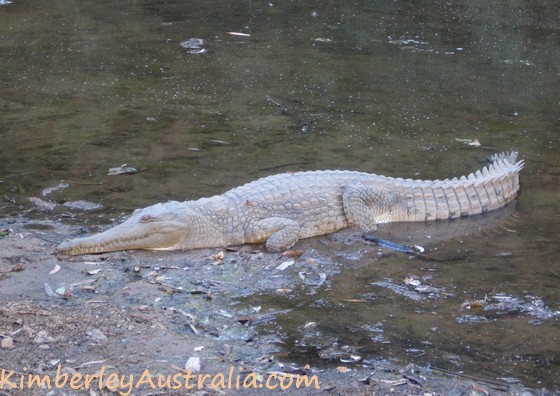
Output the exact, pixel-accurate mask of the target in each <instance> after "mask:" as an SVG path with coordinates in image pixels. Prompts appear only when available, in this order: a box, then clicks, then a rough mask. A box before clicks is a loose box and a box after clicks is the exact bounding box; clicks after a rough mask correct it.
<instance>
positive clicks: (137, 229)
mask: <svg viewBox="0 0 560 396" xmlns="http://www.w3.org/2000/svg"><path fill="white" fill-rule="evenodd" d="M145 211H146V209H144V210H142V211H138V213H135V214H134V215H133V216H132V217H131V218H130V219H128V220H126V221H125V222H124V223H122V224H119V225H117V226H116V227H113V228H110V229H108V230H107V231H105V232H102V233H100V234H96V235H92V236H89V237H84V238H76V239H73V240H70V241H65V242H63V243H61V244H60V245H58V247H57V251H58V252H59V253H63V254H67V255H70V256H75V255H79V254H89V253H104V252H114V251H117V250H129V249H147V250H172V249H178V248H179V247H180V245H181V242H182V241H183V240H184V239H185V237H186V235H187V233H188V231H187V227H186V224H185V222H184V221H181V220H180V219H179V218H178V216H177V215H176V214H174V213H169V212H167V213H158V214H157V215H153V214H145V213H144V212H145Z"/></svg>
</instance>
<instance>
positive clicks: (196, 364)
mask: <svg viewBox="0 0 560 396" xmlns="http://www.w3.org/2000/svg"><path fill="white" fill-rule="evenodd" d="M200 368H201V367H200V358H199V357H198V356H191V357H190V358H189V360H187V363H185V370H190V371H191V372H192V373H198V372H199V371H200Z"/></svg>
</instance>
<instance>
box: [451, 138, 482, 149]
mask: <svg viewBox="0 0 560 396" xmlns="http://www.w3.org/2000/svg"><path fill="white" fill-rule="evenodd" d="M455 140H456V141H458V142H461V143H464V144H466V145H467V146H472V147H480V146H482V143H480V141H479V140H478V139H459V138H455Z"/></svg>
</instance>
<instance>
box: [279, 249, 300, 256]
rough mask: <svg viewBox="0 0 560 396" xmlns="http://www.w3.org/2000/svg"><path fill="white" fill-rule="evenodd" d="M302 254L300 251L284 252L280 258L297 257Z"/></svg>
mask: <svg viewBox="0 0 560 396" xmlns="http://www.w3.org/2000/svg"><path fill="white" fill-rule="evenodd" d="M302 254H303V252H302V251H300V250H286V251H285V252H284V253H282V254H281V255H280V256H282V257H299V256H301V255H302Z"/></svg>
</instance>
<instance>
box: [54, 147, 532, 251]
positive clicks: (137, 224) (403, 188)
mask: <svg viewBox="0 0 560 396" xmlns="http://www.w3.org/2000/svg"><path fill="white" fill-rule="evenodd" d="M516 158H517V152H510V153H502V154H495V155H493V156H491V157H490V160H491V164H490V165H488V166H487V167H484V168H483V169H482V170H479V171H477V172H476V173H475V174H472V173H471V174H470V175H469V176H468V177H465V176H463V177H461V178H453V179H446V180H412V179H406V180H405V179H402V178H392V177H386V176H379V175H375V174H369V173H363V172H354V171H340V170H334V171H308V172H295V173H283V174H278V175H274V176H268V177H265V178H262V179H259V180H256V181H253V182H251V183H248V184H245V185H243V186H241V187H237V188H234V189H232V190H229V191H227V192H226V193H224V194H223V195H216V196H213V197H210V198H201V199H199V200H195V201H186V202H177V201H170V202H165V203H158V204H156V205H153V206H149V207H147V208H145V209H137V210H135V211H134V213H133V214H132V216H131V217H130V218H129V219H128V220H126V221H125V222H123V223H122V224H120V225H117V226H115V227H113V228H110V229H109V230H107V231H105V232H102V233H99V234H96V235H93V236H88V237H84V238H77V239H74V240H71V241H67V242H63V243H62V244H60V245H59V246H58V251H59V252H61V253H65V254H68V255H78V254H86V253H101V252H111V251H117V250H127V249H150V250H174V249H197V248H210V247H225V246H230V245H240V244H245V243H262V242H264V243H265V247H266V249H267V250H269V251H282V250H284V249H288V248H289V247H291V246H292V245H294V244H295V243H296V242H297V241H298V239H300V238H308V237H312V236H317V235H324V234H329V233H332V232H335V231H337V230H340V229H343V228H348V227H352V228H357V229H361V230H363V231H367V232H371V231H374V230H375V228H376V225H377V224H381V223H388V222H412V221H428V220H439V219H452V218H457V217H462V216H469V215H475V214H480V213H485V212H488V211H491V210H494V209H497V208H500V207H502V206H505V205H506V204H507V203H508V202H510V201H512V200H513V199H514V198H515V196H516V195H517V191H518V190H519V171H520V170H521V169H522V168H523V161H519V162H516Z"/></svg>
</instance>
